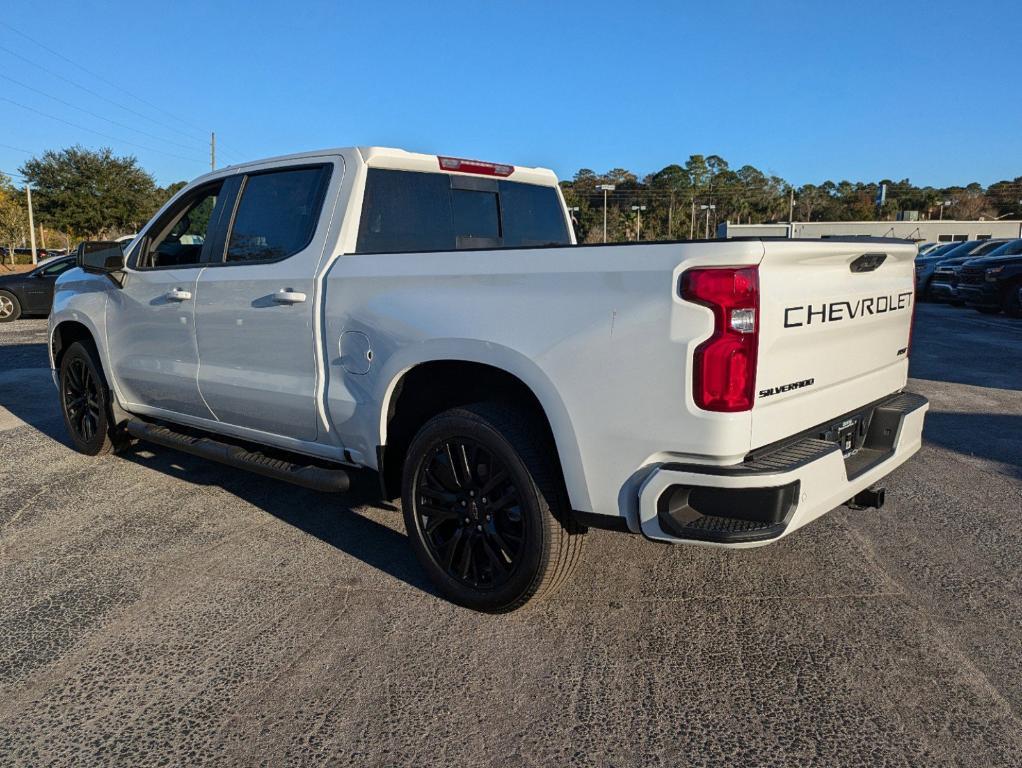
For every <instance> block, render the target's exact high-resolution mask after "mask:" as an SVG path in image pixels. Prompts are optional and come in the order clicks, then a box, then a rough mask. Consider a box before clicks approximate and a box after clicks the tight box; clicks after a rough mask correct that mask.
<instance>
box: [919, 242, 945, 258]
mask: <svg viewBox="0 0 1022 768" xmlns="http://www.w3.org/2000/svg"><path fill="white" fill-rule="evenodd" d="M945 245H948V243H940V242H932V243H917V244H916V247H917V248H918V249H919V255H920V256H925V255H926V254H928V253H933V252H934V251H935V250H937V249H938V248H941V247H943V246H945Z"/></svg>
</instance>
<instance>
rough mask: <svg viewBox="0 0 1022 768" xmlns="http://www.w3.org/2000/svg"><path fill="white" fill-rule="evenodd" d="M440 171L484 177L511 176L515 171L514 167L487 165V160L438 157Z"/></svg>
mask: <svg viewBox="0 0 1022 768" xmlns="http://www.w3.org/2000/svg"><path fill="white" fill-rule="evenodd" d="M437 160H439V161H440V170H443V171H459V172H460V173H480V174H482V175H483V176H510V175H511V174H512V173H514V171H515V167H514V166H513V165H503V164H501V163H487V162H486V161H485V160H463V159H461V158H460V157H438V158H437Z"/></svg>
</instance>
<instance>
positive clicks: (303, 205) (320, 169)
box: [227, 166, 329, 261]
mask: <svg viewBox="0 0 1022 768" xmlns="http://www.w3.org/2000/svg"><path fill="white" fill-rule="evenodd" d="M328 177H329V173H328V171H327V167H326V166H316V167H315V168H296V169H293V170H286V171H270V172H268V173H259V174H253V175H251V176H248V177H246V179H245V182H244V185H243V186H242V190H241V200H240V202H239V203H238V208H237V213H235V215H234V223H233V225H232V227H231V238H230V242H229V243H228V246H227V261H274V260H278V259H286V258H287V257H288V256H293V255H294V254H296V253H298V252H299V251H301V250H302V249H303V248H305V247H306V246H307V245H308V244H309V242H310V241H311V240H312V235H313V233H314V232H315V231H316V223H317V222H318V221H319V211H320V208H321V207H322V203H323V192H324V191H325V187H326V180H327V178H328Z"/></svg>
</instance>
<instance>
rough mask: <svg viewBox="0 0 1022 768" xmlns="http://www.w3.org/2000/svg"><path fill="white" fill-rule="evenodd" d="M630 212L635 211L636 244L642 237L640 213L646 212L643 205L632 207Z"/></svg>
mask: <svg viewBox="0 0 1022 768" xmlns="http://www.w3.org/2000/svg"><path fill="white" fill-rule="evenodd" d="M632 210H633V211H635V216H636V220H635V241H636V242H638V241H639V238H640V236H641V235H642V212H643V211H644V210H646V206H644V205H633V206H632Z"/></svg>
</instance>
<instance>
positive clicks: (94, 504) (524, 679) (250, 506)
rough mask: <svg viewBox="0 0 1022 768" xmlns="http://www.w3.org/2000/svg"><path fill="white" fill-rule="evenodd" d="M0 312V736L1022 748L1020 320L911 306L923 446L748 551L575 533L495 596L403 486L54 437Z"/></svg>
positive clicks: (157, 750)
mask: <svg viewBox="0 0 1022 768" xmlns="http://www.w3.org/2000/svg"><path fill="white" fill-rule="evenodd" d="M45 332H46V325H45V322H44V321H38V320H33V321H19V322H16V323H13V324H10V325H5V326H0V764H2V765H5V766H7V765H18V766H20V765H31V766H37V765H71V764H78V765H89V766H98V765H133V766H142V765H201V764H223V765H245V766H250V765H381V766H382V765H395V764H402V765H416V766H427V765H445V766H446V765H500V766H552V765H592V766H603V765H615V766H631V765H635V766H639V765H641V766H659V765H685V764H692V765H720V764H731V765H776V766H791V765H799V766H805V765H827V766H832V765H866V764H869V765H892V766H901V765H904V766H910V765H976V766H1008V765H1019V764H1022V557H1020V553H1022V525H1020V517H1022V322H1018V321H1012V320H1009V319H1007V318H1004V317H995V318H991V317H985V316H981V315H979V314H977V313H975V312H972V311H968V310H960V309H954V308H951V307H945V306H932V305H924V306H921V307H919V311H918V314H917V320H916V332H915V339H914V346H913V351H912V376H913V381H912V382H911V387H912V388H913V389H914V390H915V391H918V392H921V393H923V394H925V395H926V396H927V397H929V398H930V401H931V412H930V414H929V420H928V422H927V428H926V438H927V441H926V444H925V446H924V448H923V450H922V452H921V453H920V454H919V455H918V456H917V457H916V458H915V459H914V460H913V461H911V462H910V463H909V464H908V465H906V466H905V467H903V468H902V469H900V470H899V471H897V472H896V473H895V474H894V475H893V476H891V477H890V478H889V481H888V482H887V489H888V494H887V505H886V506H885V507H884V509H883V510H881V511H879V512H876V511H869V512H863V511H851V510H847V509H844V508H842V509H839V510H836V511H835V512H833V513H832V514H830V515H828V516H827V517H825V518H823V519H821V520H820V521H817V522H816V523H814V524H812V525H810V526H808V527H807V528H805V529H803V530H802V531H801V532H799V533H797V534H796V535H793V536H791V537H789V538H788V539H785V540H784V541H782V542H781V543H779V544H777V545H775V546H772V547H766V548H763V549H759V550H750V551H744V552H721V551H715V550H706V549H701V548H678V547H665V546H659V545H653V544H649V543H646V542H645V541H644V540H642V539H641V538H639V537H631V536H625V535H621V534H612V533H605V532H599V531H594V532H593V533H592V534H591V535H590V537H589V540H588V551H587V553H586V557H585V562H584V564H583V565H582V567H581V568H580V570H579V572H578V575H577V579H576V580H575V582H574V583H573V584H571V585H569V586H568V587H567V588H565V589H564V590H563V591H562V592H560V593H559V594H558V595H557V597H556V598H555V600H554V601H552V602H549V603H546V604H541V605H538V606H536V607H532V608H529V609H526V610H525V611H521V612H518V613H516V614H513V615H510V616H497V617H494V616H485V615H479V614H475V613H472V612H469V611H466V610H463V609H461V608H457V607H455V606H452V605H450V604H448V603H446V602H444V601H443V600H441V599H439V598H438V597H437V596H435V594H434V593H433V592H432V590H431V588H430V586H429V584H428V583H427V582H426V580H425V577H424V575H423V574H422V572H421V571H420V570H419V568H418V565H417V564H416V562H415V560H414V558H413V556H412V554H411V552H410V550H409V549H408V547H407V544H406V541H405V536H404V532H403V529H402V526H401V520H400V515H399V514H398V513H397V512H396V511H395V510H394V509H392V508H387V507H385V506H383V505H379V504H376V503H374V502H373V501H372V500H371V497H369V496H367V495H362V496H360V497H351V498H347V499H344V498H341V499H338V498H337V497H331V496H325V495H318V494H316V493H314V492H311V491H306V490H303V489H299V488H293V487H291V486H286V485H282V484H278V483H275V482H273V481H270V480H266V479H263V478H260V477H257V476H254V475H250V474H246V473H243V472H240V471H234V470H231V469H227V468H223V467H221V466H218V465H211V464H204V463H203V462H201V461H199V460H197V459H193V458H191V457H189V456H186V455H183V454H178V453H174V452H172V451H169V450H165V449H157V448H153V449H148V448H146V447H145V446H139V447H137V448H135V449H133V450H132V451H131V452H129V453H128V454H127V456H124V457H109V458H104V459H99V460H94V459H87V458H84V457H82V456H79V455H77V454H76V453H74V452H73V451H72V450H71V449H70V448H69V447H68V442H67V440H66V438H65V436H64V432H63V425H62V422H61V418H60V414H59V412H58V409H57V400H56V393H55V391H54V389H53V387H52V384H51V381H50V376H49V371H48V368H47V365H48V363H47V358H46V336H45Z"/></svg>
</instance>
